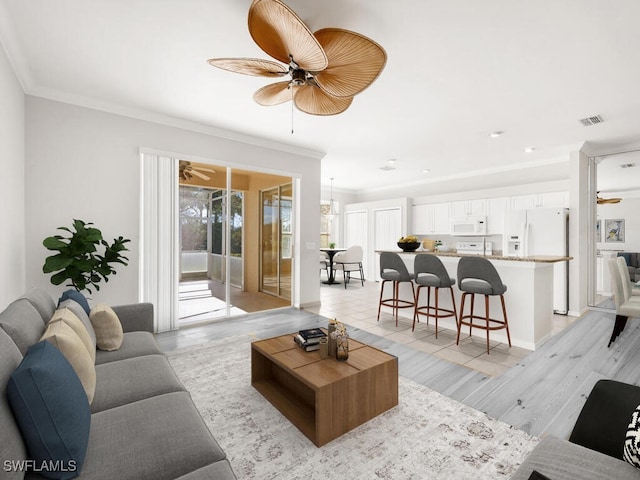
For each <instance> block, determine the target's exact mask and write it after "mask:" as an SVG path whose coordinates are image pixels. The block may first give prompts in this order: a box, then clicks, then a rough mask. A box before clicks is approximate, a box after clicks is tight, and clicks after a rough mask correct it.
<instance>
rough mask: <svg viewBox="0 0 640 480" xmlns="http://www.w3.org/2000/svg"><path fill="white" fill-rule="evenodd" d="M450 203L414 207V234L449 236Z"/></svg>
mask: <svg viewBox="0 0 640 480" xmlns="http://www.w3.org/2000/svg"><path fill="white" fill-rule="evenodd" d="M449 207H450V204H449V203H431V204H425V205H414V206H413V208H412V225H413V228H412V233H413V234H414V235H430V234H439V235H447V234H449V231H450V227H449Z"/></svg>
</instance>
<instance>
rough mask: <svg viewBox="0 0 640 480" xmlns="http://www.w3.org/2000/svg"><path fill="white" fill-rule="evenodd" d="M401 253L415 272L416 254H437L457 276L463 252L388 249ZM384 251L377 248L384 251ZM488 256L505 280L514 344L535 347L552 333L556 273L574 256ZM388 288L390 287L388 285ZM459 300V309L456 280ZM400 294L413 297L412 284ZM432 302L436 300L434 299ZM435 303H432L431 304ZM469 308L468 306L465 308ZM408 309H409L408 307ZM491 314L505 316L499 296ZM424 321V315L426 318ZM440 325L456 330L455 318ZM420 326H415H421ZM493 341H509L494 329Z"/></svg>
mask: <svg viewBox="0 0 640 480" xmlns="http://www.w3.org/2000/svg"><path fill="white" fill-rule="evenodd" d="M388 251H392V252H394V253H398V254H399V255H400V257H401V258H402V259H403V261H404V262H405V264H406V265H407V268H408V269H409V271H410V272H413V261H414V258H415V256H416V255H419V254H426V253H430V254H432V255H437V256H438V258H440V260H442V263H443V264H444V266H445V268H446V269H447V272H448V273H449V276H450V277H451V278H456V280H457V269H458V261H459V260H460V257H462V256H465V255H464V254H458V253H455V252H437V253H434V252H425V251H416V252H402V251H397V250H388ZM381 252H382V250H379V251H377V253H381ZM485 258H487V259H488V260H490V261H491V263H492V264H493V265H494V266H495V267H496V270H497V271H498V273H499V274H500V277H501V278H502V282H503V283H504V284H505V285H506V286H507V292H506V293H505V295H504V299H505V304H506V307H507V319H508V321H509V332H510V334H511V344H512V345H514V346H517V347H521V348H526V349H527V350H535V349H536V347H539V346H540V345H542V343H544V342H545V341H546V340H547V339H548V338H549V337H551V335H552V330H553V322H552V319H553V272H554V265H555V264H556V263H557V262H567V261H569V260H572V257H561V256H551V255H536V256H530V257H513V256H502V255H486V256H485ZM385 288H387V289H389V290H388V291H389V292H390V287H389V286H386V287H385ZM453 290H454V297H455V299H456V308H457V309H459V308H460V297H461V295H462V294H461V292H460V290H458V287H457V283H456V284H455V285H454V287H453ZM400 297H401V298H404V299H410V298H411V287H410V286H409V284H401V285H400ZM432 302H433V300H432ZM420 304H421V305H425V304H426V293H423V294H421V299H420ZM432 304H433V303H432ZM440 306H441V307H442V308H451V298H450V295H449V294H448V293H447V294H446V295H442V294H441V295H440ZM467 308H469V307H465V310H466V309H467ZM406 310H409V309H406ZM383 311H387V312H391V309H390V308H386V307H383ZM475 311H476V314H479V315H483V314H484V301H483V302H476V309H475ZM490 314H491V316H492V317H493V318H497V319H501V318H502V309H501V306H500V298H499V297H491V298H490ZM400 315H401V316H404V317H407V318H413V312H410V311H404V312H403V311H402V310H400ZM422 321H423V322H424V321H425V320H424V317H423V320H422ZM438 326H439V327H442V328H448V329H450V330H453V331H455V330H456V323H455V320H454V319H453V318H443V319H440V320H439V322H438ZM419 328H420V325H419V324H418V325H417V326H416V329H419ZM463 335H469V330H468V329H464V330H463V331H462V333H461V338H462V336H463ZM473 335H474V336H478V337H481V338H486V332H485V331H484V330H480V329H473ZM491 340H495V341H498V342H502V343H507V334H506V331H505V330H498V331H492V332H491Z"/></svg>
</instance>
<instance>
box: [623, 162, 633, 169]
mask: <svg viewBox="0 0 640 480" xmlns="http://www.w3.org/2000/svg"><path fill="white" fill-rule="evenodd" d="M635 166H636V164H635V163H622V164H620V168H633V167H635Z"/></svg>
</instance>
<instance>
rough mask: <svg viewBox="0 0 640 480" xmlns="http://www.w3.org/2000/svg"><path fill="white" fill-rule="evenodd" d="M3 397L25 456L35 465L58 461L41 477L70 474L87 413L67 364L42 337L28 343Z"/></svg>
mask: <svg viewBox="0 0 640 480" xmlns="http://www.w3.org/2000/svg"><path fill="white" fill-rule="evenodd" d="M7 398H8V399H9V403H10V405H11V409H12V411H13V413H14V415H15V417H16V421H17V423H18V425H19V426H20V430H21V432H22V436H23V438H24V441H25V443H26V444H27V449H28V451H29V457H30V458H31V459H33V460H35V462H36V464H37V465H42V463H43V462H51V463H55V462H57V461H60V462H62V465H58V466H59V467H61V468H59V469H58V471H57V472H56V473H54V472H49V471H46V470H43V471H41V474H42V475H43V476H45V477H47V478H58V479H67V478H74V477H76V476H77V475H78V473H79V471H80V469H81V468H82V463H83V461H84V458H85V454H86V451H87V442H88V439H89V430H90V425H91V412H90V411H89V403H88V402H87V396H86V395H85V393H84V389H83V388H82V385H81V384H80V381H79V380H78V376H77V375H76V374H75V372H74V371H73V368H72V367H71V365H70V364H69V362H68V361H67V360H66V359H65V357H64V356H63V355H62V354H61V353H60V351H59V350H58V349H56V348H55V347H54V346H52V345H51V344H50V343H48V342H39V343H36V344H35V345H33V346H32V347H30V348H29V350H28V352H27V354H26V355H25V357H24V359H23V360H22V362H21V363H20V365H19V366H18V368H17V369H16V370H15V371H14V372H13V373H12V374H11V376H10V378H9V382H8V384H7Z"/></svg>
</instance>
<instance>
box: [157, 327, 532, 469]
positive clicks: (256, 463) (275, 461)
mask: <svg viewBox="0 0 640 480" xmlns="http://www.w3.org/2000/svg"><path fill="white" fill-rule="evenodd" d="M251 340H252V339H251V338H250V337H248V336H241V337H233V338H230V339H225V340H222V341H216V342H213V343H209V344H206V345H203V346H198V347H189V348H186V349H183V350H179V351H177V352H175V353H171V354H169V359H170V361H171V364H172V365H173V367H174V369H175V370H176V373H177V374H178V377H179V378H180V379H181V380H182V382H183V383H184V384H185V386H186V388H187V389H188V390H189V391H190V392H191V395H192V397H193V401H194V402H195V404H196V406H197V407H198V410H199V411H200V413H201V414H202V416H203V417H204V419H205V421H206V423H207V425H208V426H209V429H210V430H211V432H213V435H214V437H215V438H216V440H217V441H218V443H219V444H220V446H221V447H222V448H223V449H224V450H225V452H226V453H227V456H228V458H229V461H230V462H231V466H232V467H233V469H234V471H235V473H236V475H237V476H238V479H239V480H244V479H260V480H267V479H276V478H277V479H301V480H302V479H305V480H316V479H317V480H326V479H334V478H340V479H376V478H378V479H402V480H407V479H456V480H458V479H461V480H466V479H469V480H471V479H473V480H479V479H487V480H488V479H496V478H503V479H508V478H510V476H511V475H512V474H513V472H514V471H515V470H516V469H517V467H518V466H519V465H520V463H521V462H522V461H523V460H524V458H525V457H526V456H527V455H528V454H529V452H530V451H531V450H533V448H534V447H535V446H536V444H537V443H538V439H537V438H535V437H532V436H530V435H528V434H526V433H524V432H522V431H520V430H517V429H514V428H513V427H511V426H509V425H507V424H505V423H503V422H500V421H498V420H495V419H492V418H490V417H488V416H487V415H485V414H483V413H482V412H479V411H477V410H474V409H472V408H470V407H467V406H466V405H463V404H461V403H458V402H456V401H454V400H451V399H449V398H447V397H445V396H443V395H441V394H439V393H437V392H434V391H432V390H430V389H428V388H427V387H424V386H422V385H419V384H417V383H415V382H412V381H411V380H408V379H405V378H403V377H400V385H399V390H400V391H399V394H400V402H399V405H398V406H397V407H395V408H393V409H391V410H389V411H387V412H385V413H384V414H382V415H379V416H378V417H376V418H374V419H372V420H370V421H369V422H367V423H365V424H364V425H361V426H360V427H358V428H356V429H354V430H352V431H351V432H349V433H347V434H346V435H343V436H342V437H340V438H338V439H336V440H334V441H332V442H330V443H328V444H327V445H325V446H323V447H322V448H317V447H316V446H315V445H314V444H313V443H311V441H310V440H308V439H307V437H305V436H304V435H303V434H302V433H301V432H300V431H299V430H298V429H297V428H296V427H294V426H293V425H292V424H291V423H289V421H288V420H287V419H286V418H285V417H284V416H282V415H281V414H280V412H279V411H278V410H276V408H275V407H273V406H272V405H271V404H270V403H269V402H268V401H267V400H266V399H265V398H264V397H262V395H261V394H260V393H258V392H257V391H256V390H255V389H254V388H253V387H251V355H250V342H251Z"/></svg>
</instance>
